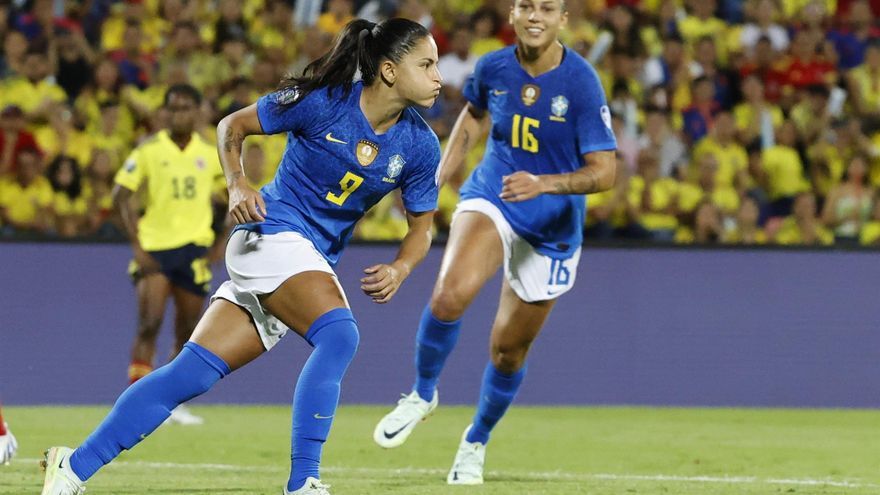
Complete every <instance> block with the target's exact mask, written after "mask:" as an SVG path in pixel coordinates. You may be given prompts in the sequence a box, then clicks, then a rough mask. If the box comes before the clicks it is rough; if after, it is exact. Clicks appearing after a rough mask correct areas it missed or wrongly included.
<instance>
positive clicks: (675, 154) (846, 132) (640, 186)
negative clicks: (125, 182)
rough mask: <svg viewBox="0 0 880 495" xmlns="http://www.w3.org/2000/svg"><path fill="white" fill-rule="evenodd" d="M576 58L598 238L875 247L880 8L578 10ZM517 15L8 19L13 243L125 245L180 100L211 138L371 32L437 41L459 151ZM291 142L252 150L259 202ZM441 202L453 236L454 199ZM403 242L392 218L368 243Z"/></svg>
mask: <svg viewBox="0 0 880 495" xmlns="http://www.w3.org/2000/svg"><path fill="white" fill-rule="evenodd" d="M566 4H567V8H568V11H569V20H568V29H567V30H566V31H565V36H564V39H563V41H564V43H566V44H567V45H568V46H570V47H572V48H573V49H574V50H576V51H577V52H579V53H580V54H582V55H583V56H584V57H585V58H587V59H588V60H589V61H590V62H591V63H593V65H594V66H595V67H596V69H597V71H598V72H599V75H600V78H601V80H602V82H603V85H604V86H605V89H606V92H607V95H608V102H609V106H610V108H611V114H612V125H613V128H614V130H615V133H616V135H617V139H618V146H619V152H618V161H619V164H618V165H619V166H618V170H619V173H618V180H617V185H616V187H615V188H614V189H613V190H611V191H607V192H605V193H602V194H598V195H593V196H590V197H589V198H588V209H589V212H588V218H587V223H586V236H587V238H588V239H612V238H626V239H640V240H650V241H654V242H675V243H730V244H764V243H768V244H786V245H788V244H808V245H832V244H835V245H877V244H878V243H880V195H878V191H880V29H878V27H877V23H876V22H875V19H876V16H877V15H878V14H880V1H878V0H870V1H867V0H684V3H682V1H681V0H567V2H566ZM509 8H510V0H485V1H479V0H430V1H420V0H369V1H365V0H357V1H355V0H326V1H325V2H322V1H321V0H298V1H296V2H294V1H293V0H290V1H288V0H125V1H110V0H67V1H62V0H55V1H53V0H28V1H18V0H0V39H2V42H3V43H2V47H3V50H2V53H0V238H2V237H10V236H16V235H20V234H21V233H25V234H27V235H34V234H36V235H42V236H47V237H55V238H75V237H83V236H86V237H92V238H121V233H120V232H121V230H120V228H119V227H118V223H117V220H116V218H115V215H114V214H113V202H112V199H111V191H112V188H113V179H114V175H115V173H116V171H117V170H118V169H119V168H120V167H122V165H123V163H124V161H125V159H126V157H127V155H128V153H129V152H130V151H131V150H132V149H133V148H134V146H135V145H136V144H137V143H138V142H140V141H142V140H143V139H144V138H145V137H146V136H148V135H150V134H151V133H153V132H155V131H156V130H157V129H159V128H161V127H162V125H163V120H164V119H165V115H164V114H163V110H162V108H161V107H162V100H163V96H164V92H165V90H166V88H168V87H169V86H171V85H173V84H177V83H182V82H188V83H190V84H192V85H194V86H195V87H197V88H198V89H199V90H200V91H201V92H202V93H203V94H204V96H205V98H204V100H203V105H202V108H201V125H200V129H201V130H200V132H201V133H202V134H203V135H204V136H205V137H206V138H207V139H209V140H211V141H212V142H215V141H216V135H215V126H216V123H217V122H218V121H219V120H220V118H222V117H223V116H225V115H227V114H229V113H230V112H233V111H235V110H237V109H239V108H242V107H244V106H247V105H249V104H251V103H253V102H254V101H256V99H257V97H258V96H259V95H261V94H264V93H267V92H270V91H272V90H273V88H275V87H276V85H277V83H278V81H279V80H280V79H281V77H282V76H283V75H285V74H287V73H291V72H299V71H301V70H302V69H303V68H304V67H305V66H306V64H308V63H309V61H311V60H313V59H314V58H315V57H316V56H318V55H319V54H321V53H323V52H325V51H326V50H327V49H328V48H329V46H330V44H331V43H332V41H333V37H334V35H335V34H336V33H338V32H339V31H340V29H341V28H342V27H343V26H344V25H345V24H346V23H347V22H348V21H349V20H351V19H353V18H355V17H356V16H359V17H366V18H370V19H373V20H376V19H379V18H382V17H388V16H401V17H407V18H409V19H413V20H416V21H418V22H420V23H422V24H423V25H425V26H426V27H428V28H429V29H430V30H431V32H432V33H433V34H434V37H435V39H436V41H437V44H438V47H439V50H440V55H441V60H440V70H441V73H442V74H443V77H444V84H445V87H444V90H443V94H442V98H440V99H439V100H438V103H437V104H436V105H435V106H434V107H433V108H431V109H429V110H425V111H424V113H423V115H424V117H425V118H426V119H427V120H428V122H429V123H430V124H431V125H432V127H433V128H434V130H435V131H436V133H437V134H438V136H439V137H440V139H441V142H442V141H443V140H445V139H446V138H447V137H448V135H449V132H450V130H451V128H452V125H453V124H454V122H455V119H456V117H457V115H458V113H459V112H460V110H461V108H462V106H463V103H464V101H463V98H462V96H461V87H462V85H463V84H464V82H465V80H466V78H467V76H468V74H469V73H470V72H471V71H472V70H473V68H474V65H475V64H476V61H477V59H478V58H479V57H480V56H481V55H483V54H485V53H487V52H489V51H492V50H495V49H498V48H501V47H503V46H505V45H507V44H510V43H512V41H513V36H514V34H513V31H512V28H511V27H510V26H509V25H508V24H507V13H508V10H509ZM285 143H286V138H285V136H283V135H275V136H252V137H249V138H248V139H247V141H246V142H245V150H244V165H245V168H246V174H247V176H248V178H249V179H250V180H251V181H252V182H253V183H254V185H258V186H259V185H263V184H265V183H266V182H268V181H270V180H271V179H272V177H273V175H274V170H275V167H276V166H277V164H278V161H279V158H280V157H281V155H282V152H283V150H284V147H285ZM482 152H483V148H482V147H481V146H478V147H477V149H475V150H474V151H473V152H472V153H471V154H470V155H469V158H468V166H467V167H465V169H463V170H462V173H461V174H460V175H458V176H457V177H454V178H453V180H452V181H451V182H450V183H449V184H448V185H447V186H446V187H444V189H443V190H442V191H441V195H440V206H439V214H438V215H437V225H436V226H437V230H438V232H439V233H440V235H441V236H442V234H443V233H444V232H445V231H447V230H448V227H449V223H450V221H451V215H452V211H453V210H454V207H455V204H456V201H457V199H458V193H457V189H458V187H459V186H460V185H461V184H462V182H463V181H464V180H465V179H466V176H467V173H469V172H470V170H472V168H473V167H474V166H476V164H477V163H478V161H479V159H480V157H481V155H482ZM405 232H406V220H405V215H404V213H403V211H402V203H401V202H400V200H399V198H398V199H397V200H395V198H394V197H389V198H387V200H383V201H382V202H381V203H380V204H379V205H377V206H376V207H375V208H373V209H372V210H371V211H370V212H369V213H368V214H367V216H366V217H365V218H364V220H363V221H362V222H361V223H360V224H359V226H358V228H357V231H356V233H355V235H356V237H357V238H359V239H363V240H396V239H400V238H401V237H402V236H403V235H404V233H405Z"/></svg>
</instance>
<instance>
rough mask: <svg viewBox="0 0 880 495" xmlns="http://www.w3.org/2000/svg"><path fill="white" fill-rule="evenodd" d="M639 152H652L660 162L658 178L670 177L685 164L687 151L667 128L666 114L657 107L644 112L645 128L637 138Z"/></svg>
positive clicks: (651, 107) (667, 119) (668, 127)
mask: <svg viewBox="0 0 880 495" xmlns="http://www.w3.org/2000/svg"><path fill="white" fill-rule="evenodd" d="M639 150H640V151H644V150H652V152H653V153H655V154H656V155H657V157H658V160H659V162H660V176H661V177H671V176H673V175H675V170H676V169H677V168H678V167H679V166H682V165H685V164H686V163H687V149H686V148H685V146H684V143H683V142H682V141H681V139H680V138H679V137H678V135H677V134H676V133H675V132H673V131H672V129H671V128H670V126H669V118H668V117H667V115H666V113H664V112H663V111H662V110H660V109H659V108H657V107H654V106H649V107H648V108H647V109H646V110H645V128H644V132H643V133H642V135H641V136H640V137H639Z"/></svg>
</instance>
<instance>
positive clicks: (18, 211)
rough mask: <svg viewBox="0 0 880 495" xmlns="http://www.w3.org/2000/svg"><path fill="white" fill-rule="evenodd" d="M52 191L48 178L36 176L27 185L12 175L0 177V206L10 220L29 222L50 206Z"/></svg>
mask: <svg viewBox="0 0 880 495" xmlns="http://www.w3.org/2000/svg"><path fill="white" fill-rule="evenodd" d="M52 200H53V191H52V185H51V184H50V183H49V179H46V178H45V177H42V176H40V177H37V178H36V179H34V181H33V182H31V183H30V184H29V185H28V186H27V187H22V185H21V184H20V183H19V182H18V181H17V180H15V178H14V177H11V176H9V177H5V178H3V179H0V207H2V208H5V209H6V212H7V215H8V216H9V218H10V220H12V221H14V222H17V223H23V224H29V223H33V222H34V221H35V220H36V219H37V216H38V215H40V214H43V212H44V210H49V209H50V208H51V206H52Z"/></svg>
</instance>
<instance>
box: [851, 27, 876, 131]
mask: <svg viewBox="0 0 880 495" xmlns="http://www.w3.org/2000/svg"><path fill="white" fill-rule="evenodd" d="M847 83H848V84H847V85H848V87H849V91H850V94H851V95H852V98H853V105H854V107H855V110H856V111H857V112H858V114H859V115H860V116H862V117H868V118H874V119H877V118H880V39H875V40H873V41H872V42H871V43H869V44H868V47H867V49H866V50H865V61H864V63H862V64H860V65H858V66H857V67H855V68H854V69H853V70H851V71H849V73H848V75H847Z"/></svg>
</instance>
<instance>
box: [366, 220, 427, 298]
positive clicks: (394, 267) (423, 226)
mask: <svg viewBox="0 0 880 495" xmlns="http://www.w3.org/2000/svg"><path fill="white" fill-rule="evenodd" d="M406 221H407V224H408V225H409V230H408V231H407V233H406V237H404V238H403V241H401V243H400V249H399V250H398V251H397V257H396V258H395V259H394V261H392V262H391V263H390V264H384V263H381V264H378V265H373V266H371V267H369V268H367V269H365V270H364V273H366V274H367V275H366V276H365V277H363V278H362V279H361V290H363V291H364V293H365V294H367V295H368V296H370V297H372V298H373V302H376V303H378V304H384V303H386V302H388V301H390V300H391V298H392V297H394V294H396V293H397V289H399V288H400V285H401V284H402V283H403V281H404V280H406V277H408V276H409V274H410V273H411V272H412V271H413V269H414V268H415V267H416V266H417V265H418V264H419V263H421V262H422V260H423V259H425V255H427V254H428V249H429V248H430V247H431V225H433V223H434V212H433V211H425V212H419V213H413V212H409V211H408V212H406Z"/></svg>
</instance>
